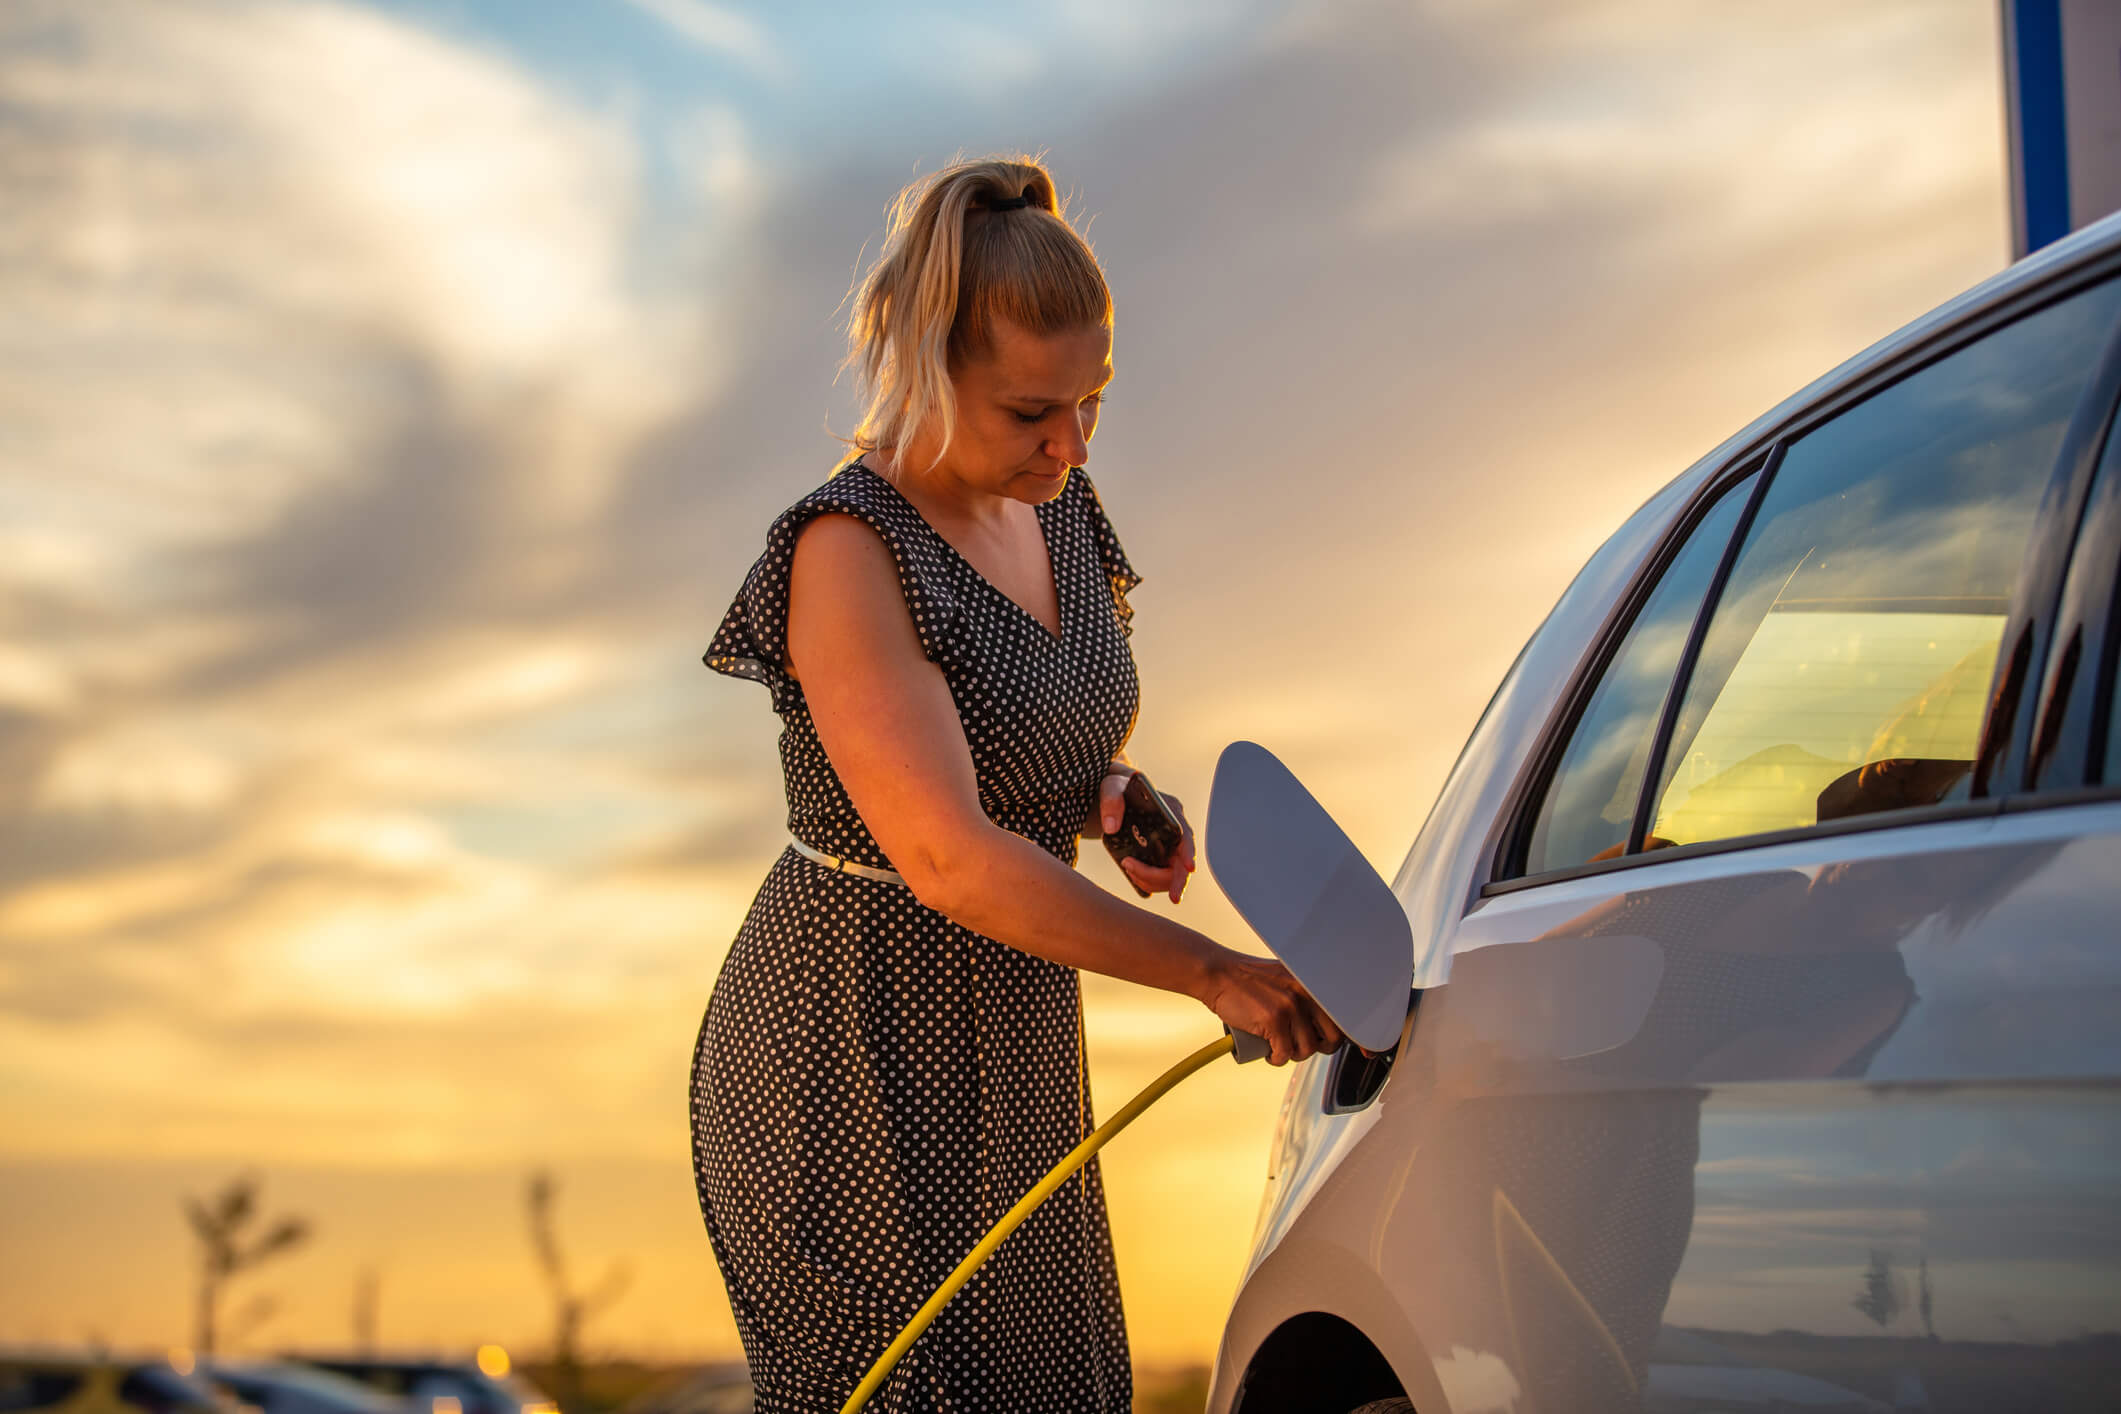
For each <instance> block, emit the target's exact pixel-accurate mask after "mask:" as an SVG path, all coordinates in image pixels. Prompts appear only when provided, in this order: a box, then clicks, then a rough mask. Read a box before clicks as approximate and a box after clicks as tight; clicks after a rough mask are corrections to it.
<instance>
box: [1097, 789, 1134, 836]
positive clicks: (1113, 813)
mask: <svg viewBox="0 0 2121 1414" xmlns="http://www.w3.org/2000/svg"><path fill="white" fill-rule="evenodd" d="M1126 813H1127V777H1125V776H1107V777H1105V779H1104V780H1103V781H1101V782H1099V783H1098V787H1097V821H1098V828H1099V829H1101V830H1103V831H1104V832H1105V833H1106V834H1108V835H1109V834H1111V833H1112V832H1113V831H1115V830H1117V829H1118V828H1119V822H1120V817H1121V816H1123V815H1125V814H1126Z"/></svg>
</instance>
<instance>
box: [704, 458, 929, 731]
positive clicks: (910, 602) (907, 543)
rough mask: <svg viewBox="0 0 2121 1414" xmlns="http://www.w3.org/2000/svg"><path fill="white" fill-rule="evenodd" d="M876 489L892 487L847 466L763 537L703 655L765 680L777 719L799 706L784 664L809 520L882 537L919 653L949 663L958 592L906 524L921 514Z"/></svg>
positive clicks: (718, 665)
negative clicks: (798, 559) (856, 522)
mask: <svg viewBox="0 0 2121 1414" xmlns="http://www.w3.org/2000/svg"><path fill="white" fill-rule="evenodd" d="M879 487H881V488H882V490H883V492H886V493H889V492H890V483H888V482H885V481H883V480H882V478H880V477H878V476H877V475H876V474H875V473H874V472H871V471H869V470H867V468H861V467H856V468H850V469H849V470H847V471H844V472H841V473H840V474H839V475H837V476H835V477H833V478H832V480H830V481H828V482H826V483H825V485H823V486H821V487H819V488H818V489H817V490H816V491H813V492H811V493H810V494H809V495H808V496H805V497H804V498H803V499H802V500H800V501H798V502H796V503H795V504H794V505H793V506H790V507H789V508H788V509H787V510H786V511H784V512H782V513H781V516H780V518H779V519H777V520H775V521H774V523H773V525H772V528H771V529H769V530H768V531H767V532H766V552H765V553H764V554H763V555H760V556H759V558H758V560H757V561H756V562H754V563H753V565H752V566H751V571H750V573H748V574H746V575H745V576H744V587H743V588H742V589H741V590H740V591H739V592H738V593H737V596H736V599H735V601H734V602H732V603H731V604H730V606H729V612H728V613H727V614H725V615H724V616H723V618H722V624H721V627H720V628H719V629H718V630H716V632H715V635H714V640H713V642H712V643H710V644H709V645H708V647H707V652H706V653H705V654H704V655H703V661H705V663H706V664H707V666H708V667H710V668H712V669H714V670H715V671H716V672H718V673H727V674H728V675H729V676H731V677H739V678H749V679H751V680H752V681H753V682H759V683H764V684H765V685H766V688H767V690H768V691H770V692H771V693H772V694H773V710H774V711H775V712H777V713H780V714H782V715H786V714H787V713H788V712H790V711H791V710H793V709H795V708H796V707H799V706H800V705H801V704H802V701H803V688H802V684H801V683H800V682H798V681H797V680H796V679H795V678H793V677H790V676H789V675H788V670H787V668H786V667H784V666H783V664H784V663H786V661H787V657H788V576H789V570H790V567H791V566H792V565H793V564H794V561H795V542H796V537H797V535H798V534H799V533H800V532H801V530H802V528H803V527H804V526H805V525H807V524H808V523H809V522H810V521H811V520H813V519H815V518H816V517H818V516H820V515H825V514H827V513H829V512H834V511H839V512H845V513H846V514H849V515H854V516H859V517H861V519H862V520H863V521H864V522H866V523H867V524H868V525H869V526H870V527H871V528H872V529H874V530H875V531H876V533H877V534H878V535H880V536H882V537H883V541H884V544H885V545H886V546H888V547H889V548H890V550H891V556H892V558H893V559H894V560H895V561H897V563H898V579H899V589H900V591H901V592H902V593H904V595H905V597H906V608H907V611H908V612H909V613H911V614H912V616H913V627H914V631H915V632H916V633H918V634H919V635H920V641H921V650H922V652H924V653H926V654H927V656H928V657H929V659H930V660H931V661H933V662H936V663H946V662H948V661H949V660H950V658H951V656H952V654H953V653H954V652H955V638H954V634H953V631H954V629H955V626H956V623H957V616H958V604H957V595H956V594H955V592H953V590H952V588H951V585H950V580H949V577H948V574H947V573H946V570H945V567H944V565H943V563H942V561H941V557H940V556H939V555H938V554H937V552H936V551H935V549H934V547H933V546H931V545H929V544H927V543H926V540H925V539H924V537H922V536H920V535H918V534H917V533H915V527H914V526H913V525H912V524H911V523H910V522H909V519H908V517H909V516H915V517H917V516H918V514H919V513H918V512H916V511H913V510H912V508H911V507H910V506H909V505H907V504H906V503H905V502H904V501H903V500H902V499H899V498H897V497H896V494H895V493H891V494H880V493H879V489H878V488H879ZM894 502H895V504H894Z"/></svg>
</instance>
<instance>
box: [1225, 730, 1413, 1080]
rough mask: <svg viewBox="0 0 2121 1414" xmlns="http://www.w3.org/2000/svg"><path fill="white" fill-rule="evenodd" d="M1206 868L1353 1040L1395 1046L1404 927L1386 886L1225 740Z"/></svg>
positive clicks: (1336, 834)
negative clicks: (1226, 744)
mask: <svg viewBox="0 0 2121 1414" xmlns="http://www.w3.org/2000/svg"><path fill="white" fill-rule="evenodd" d="M1204 843H1205V845H1206V847H1207V857H1208V870H1209V872H1210V873H1212V874H1213V875H1214V876H1215V882H1216V884H1217V885H1218V886H1219V887H1220V888H1221V889H1222V891H1223V893H1224V894H1225V895H1226V896H1228V898H1229V900H1230V902H1231V904H1232V905H1233V906H1234V907H1235V908H1236V909H1237V912H1238V914H1239V916H1240V917H1242V918H1243V919H1244V920H1245V922H1247V923H1249V924H1250V925H1251V926H1252V931H1253V932H1255V933H1257V934H1259V938H1260V941H1261V942H1263V943H1265V944H1266V945H1267V948H1268V950H1269V951H1270V952H1272V953H1273V954H1274V956H1276V957H1277V958H1279V959H1281V962H1282V965H1283V966H1285V967H1287V968H1288V969H1289V971H1291V972H1293V973H1294V974H1296V980H1297V981H1299V982H1301V983H1303V984H1304V988H1305V990H1306V991H1308V992H1310V994H1311V995H1312V996H1314V997H1316V998H1317V999H1318V1003H1319V1005H1320V1006H1322V1007H1324V1008H1325V1009H1326V1014H1327V1015H1328V1016H1330V1017H1332V1018H1333V1021H1334V1023H1335V1024H1336V1025H1337V1026H1339V1027H1340V1029H1341V1030H1342V1031H1344V1032H1346V1033H1347V1034H1348V1035H1349V1036H1350V1037H1352V1038H1353V1039H1354V1040H1355V1042H1356V1044H1358V1045H1360V1046H1363V1047H1366V1048H1368V1049H1369V1050H1373V1051H1384V1050H1390V1049H1391V1048H1392V1047H1393V1046H1395V1045H1397V1044H1399V1033H1400V1029H1401V1028H1402V1027H1403V1026H1405V1024H1406V1019H1407V994H1408V993H1409V992H1410V991H1411V990H1412V989H1413V985H1414V933H1413V929H1412V928H1411V927H1409V926H1408V923H1407V914H1406V910H1405V909H1403V908H1401V907H1400V906H1399V899H1398V897H1397V896H1395V895H1394V894H1393V892H1392V889H1391V886H1390V885H1389V884H1387V883H1385V881H1384V880H1383V879H1381V878H1379V877H1378V874H1377V871H1376V870H1375V869H1372V868H1371V867H1370V862H1369V861H1368V860H1367V859H1364V858H1363V856H1362V851H1361V850H1358V849H1357V848H1356V847H1355V843H1354V841H1352V840H1350V839H1349V838H1348V837H1347V834H1346V833H1345V832H1344V831H1342V829H1341V828H1340V826H1339V825H1337V824H1335V823H1334V822H1333V817H1332V816H1331V815H1328V814H1327V813H1326V810H1325V807H1324V806H1322V805H1320V804H1319V803H1318V802H1317V800H1315V799H1313V798H1312V795H1311V792H1309V791H1308V790H1305V789H1304V786H1303V782H1301V781H1299V780H1297V779H1296V777H1295V776H1294V775H1292V774H1291V773H1290V771H1289V768H1288V767H1286V766H1284V765H1282V764H1281V762H1280V761H1278V760H1276V759H1275V757H1274V754H1273V753H1272V752H1270V751H1268V750H1267V749H1266V748H1265V747H1263V746H1259V745H1257V744H1255V743H1253V742H1249V741H1235V742H1232V743H1230V745H1228V746H1226V747H1224V748H1223V754H1222V756H1221V758H1220V759H1219V760H1217V761H1216V763H1215V784H1214V787H1213V788H1212V789H1211V790H1210V792H1209V796H1208V824H1207V830H1206V837H1205V840H1204Z"/></svg>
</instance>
